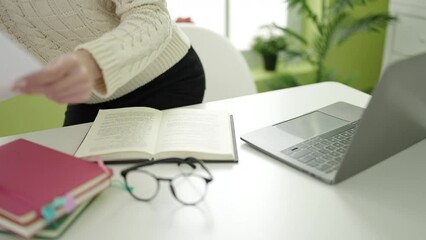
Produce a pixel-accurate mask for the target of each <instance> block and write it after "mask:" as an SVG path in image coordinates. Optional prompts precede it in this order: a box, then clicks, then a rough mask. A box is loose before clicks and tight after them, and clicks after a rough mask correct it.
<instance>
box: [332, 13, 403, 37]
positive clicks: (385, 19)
mask: <svg viewBox="0 0 426 240" xmlns="http://www.w3.org/2000/svg"><path fill="white" fill-rule="evenodd" d="M394 20H396V18H395V17H393V16H390V15H388V14H374V15H369V16H366V17H363V18H360V19H357V20H354V21H351V23H350V24H348V25H347V26H345V27H343V28H341V29H340V31H339V34H338V37H337V38H338V40H337V42H338V44H342V43H343V42H345V41H346V40H347V39H348V38H350V37H351V36H352V35H354V34H358V33H362V32H378V31H380V30H382V29H383V28H385V27H386V25H387V23H389V22H390V21H394Z"/></svg>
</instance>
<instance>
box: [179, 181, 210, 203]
mask: <svg viewBox="0 0 426 240" xmlns="http://www.w3.org/2000/svg"><path fill="white" fill-rule="evenodd" d="M171 184H172V186H173V189H174V193H175V195H176V198H177V199H179V200H180V201H181V202H184V203H188V204H192V203H197V202H199V201H201V200H202V199H203V198H204V195H205V194H206V191H207V183H206V181H205V180H204V178H202V177H200V176H198V175H194V174H183V175H180V176H178V177H176V178H175V179H173V181H172V183H171Z"/></svg>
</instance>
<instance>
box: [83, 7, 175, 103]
mask: <svg viewBox="0 0 426 240" xmlns="http://www.w3.org/2000/svg"><path fill="white" fill-rule="evenodd" d="M113 2H114V3H115V5H116V14H117V16H118V17H119V18H120V24H119V25H118V26H117V27H116V28H115V29H113V30H111V31H110V32H107V33H105V34H104V35H102V36H101V37H100V38H97V39H96V40H93V41H90V42H87V43H84V44H81V45H79V46H77V47H76V49H85V50H87V51H89V52H90V53H91V54H92V55H93V57H94V59H95V60H96V61H97V63H98V65H99V67H100V68H101V70H102V74H103V81H99V83H98V84H97V85H96V86H95V90H94V94H95V95H97V96H99V97H101V98H107V97H109V96H111V95H112V94H114V92H115V91H116V90H117V89H118V88H120V87H122V86H123V85H125V84H126V83H127V82H129V81H130V80H131V79H132V78H133V77H135V76H136V75H137V74H139V73H141V72H142V71H144V69H146V67H147V66H148V65H149V64H150V63H151V62H152V61H154V60H155V59H156V57H158V56H159V54H160V53H161V52H162V51H163V50H164V48H165V47H166V46H167V44H168V43H169V42H170V39H171V36H172V22H171V19H170V16H169V13H168V10H167V7H166V3H165V2H164V0H113Z"/></svg>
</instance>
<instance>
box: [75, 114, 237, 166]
mask: <svg viewBox="0 0 426 240" xmlns="http://www.w3.org/2000/svg"><path fill="white" fill-rule="evenodd" d="M96 155H99V156H101V157H102V159H103V160H104V161H110V162H111V161H113V162H123V161H126V160H127V161H128V160H130V161H134V160H151V159H164V158H170V157H179V158H185V157H195V158H198V159H201V160H205V161H237V159H238V157H237V152H236V147H235V134H234V128H233V121H232V116H230V115H229V114H228V113H227V112H224V111H217V110H206V109H186V108H178V109H169V110H163V111H160V110H156V109H153V108H147V107H130V108H119V109H108V110H100V111H99V113H98V115H97V116H96V119H95V121H94V122H93V125H92V126H91V128H90V130H89V132H88V134H87V136H86V137H85V139H84V140H83V142H82V144H81V145H80V147H79V149H78V150H77V152H76V154H75V156H77V157H84V158H88V159H89V160H90V156H96Z"/></svg>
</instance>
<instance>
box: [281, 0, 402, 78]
mask: <svg viewBox="0 0 426 240" xmlns="http://www.w3.org/2000/svg"><path fill="white" fill-rule="evenodd" d="M287 1H288V3H289V7H290V8H297V9H298V10H299V11H300V13H301V14H303V15H304V16H305V17H306V19H307V20H308V21H310V22H311V23H312V24H313V27H314V31H315V34H314V36H313V39H307V38H305V36H303V35H300V34H298V33H296V32H295V31H292V30H291V29H289V28H285V27H280V26H278V25H276V24H274V26H275V27H276V28H277V29H281V30H282V31H283V32H284V33H285V34H286V36H287V37H288V38H289V39H291V40H293V41H294V40H295V41H296V42H297V43H299V44H298V45H299V48H298V49H296V50H295V49H294V48H292V49H288V50H287V51H286V52H287V56H290V57H297V58H301V59H303V60H305V61H308V62H309V63H311V64H312V65H313V66H314V68H315V71H316V73H315V75H316V76H315V81H316V82H321V81H329V80H335V79H333V78H335V76H333V73H332V72H331V71H330V70H329V69H326V68H325V65H324V62H325V59H326V57H327V54H328V52H329V51H330V49H331V47H333V46H335V45H337V46H338V45H341V44H342V43H344V42H345V41H346V40H348V39H349V38H351V37H352V36H354V35H356V34H359V33H363V32H379V31H381V30H383V29H384V28H385V27H386V25H387V24H388V23H389V22H390V21H393V20H395V18H394V17H392V16H390V15H388V14H387V13H369V14H366V15H364V16H361V17H355V16H353V14H352V13H353V11H352V10H353V8H354V7H366V6H367V5H368V3H369V2H371V1H374V0H322V1H321V3H320V4H321V7H320V12H319V13H317V12H315V11H314V10H313V9H312V8H311V7H310V5H309V4H308V2H309V0H287ZM309 40H311V41H309Z"/></svg>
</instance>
